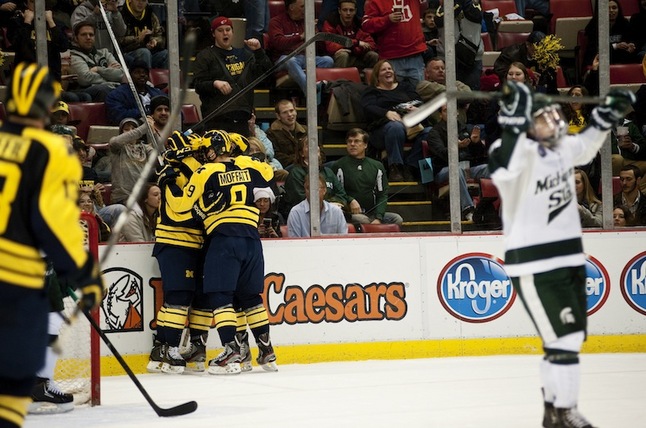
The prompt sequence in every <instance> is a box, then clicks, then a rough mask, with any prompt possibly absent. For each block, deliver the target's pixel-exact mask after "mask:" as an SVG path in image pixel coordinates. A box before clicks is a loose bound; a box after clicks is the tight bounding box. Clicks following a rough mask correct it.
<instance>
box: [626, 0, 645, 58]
mask: <svg viewBox="0 0 646 428" xmlns="http://www.w3.org/2000/svg"><path fill="white" fill-rule="evenodd" d="M633 1H636V2H637V3H638V4H639V12H637V13H634V14H633V15H632V16H631V17H630V35H631V37H632V40H633V42H634V43H635V52H636V54H637V58H638V59H639V60H640V61H641V60H643V59H644V56H645V55H646V31H644V29H646V0H633Z"/></svg>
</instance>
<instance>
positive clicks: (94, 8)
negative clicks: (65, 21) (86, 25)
mask: <svg viewBox="0 0 646 428" xmlns="http://www.w3.org/2000/svg"><path fill="white" fill-rule="evenodd" d="M100 1H101V3H103V7H104V8H105V13H106V16H107V17H108V23H107V24H106V23H105V21H104V20H103V16H102V15H101V9H100V7H99V0H85V1H84V2H83V3H81V4H79V5H78V6H77V7H76V8H75V9H74V12H72V16H71V18H70V23H71V25H72V28H75V27H76V25H78V23H80V22H90V23H91V24H93V25H94V31H95V35H94V47H95V48H97V49H107V50H108V52H110V53H112V54H114V53H115V52H116V50H115V47H114V46H113V45H112V39H111V38H110V33H108V26H109V27H110V28H112V32H113V33H114V37H115V38H116V39H117V40H120V39H121V38H122V37H123V36H125V35H126V23H125V22H124V21H123V16H121V12H119V9H118V8H117V4H118V3H117V0H100Z"/></svg>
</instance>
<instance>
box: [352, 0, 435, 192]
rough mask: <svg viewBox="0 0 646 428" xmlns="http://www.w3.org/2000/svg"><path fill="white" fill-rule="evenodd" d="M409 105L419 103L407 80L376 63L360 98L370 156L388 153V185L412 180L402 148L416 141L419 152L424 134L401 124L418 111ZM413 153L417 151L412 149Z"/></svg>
mask: <svg viewBox="0 0 646 428" xmlns="http://www.w3.org/2000/svg"><path fill="white" fill-rule="evenodd" d="M369 4H372V2H371V3H369ZM410 102H420V103H421V99H420V97H419V95H418V94H417V92H416V91H415V87H414V86H413V84H412V83H411V82H410V81H408V80H404V81H402V82H399V81H398V78H397V76H395V70H394V69H393V67H392V65H391V64H390V61H387V60H379V62H377V64H376V65H375V66H374V68H373V69H372V74H371V75H370V86H369V87H368V89H366V90H365V92H364V93H363V95H362V97H361V106H362V108H363V110H364V114H365V117H366V120H367V122H368V130H369V131H370V132H371V135H370V146H371V149H372V152H373V153H378V154H380V153H381V151H382V150H386V152H387V155H388V181H390V182H395V181H404V180H405V181H411V180H413V179H414V178H413V171H414V169H412V168H414V167H415V166H416V165H413V164H412V162H408V164H407V162H405V156H404V144H405V143H406V142H407V141H408V140H409V139H410V140H414V141H415V144H417V145H418V146H419V147H420V149H419V151H420V152H421V140H420V138H422V137H423V135H424V132H420V133H418V134H417V135H411V134H409V133H408V130H407V128H406V126H405V125H404V123H403V122H402V116H403V115H404V111H410V110H411V109H415V108H417V107H403V106H404V105H406V104H407V103H410ZM400 106H402V108H400ZM398 111H399V112H398ZM400 112H401V113H400ZM422 129H423V127H422ZM413 150H414V151H417V150H416V148H415V147H413ZM406 160H408V159H406ZM415 162H417V161H415Z"/></svg>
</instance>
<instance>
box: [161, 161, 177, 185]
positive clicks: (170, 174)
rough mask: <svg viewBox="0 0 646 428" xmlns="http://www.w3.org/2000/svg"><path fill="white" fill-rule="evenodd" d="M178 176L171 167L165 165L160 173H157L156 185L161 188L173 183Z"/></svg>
mask: <svg viewBox="0 0 646 428" xmlns="http://www.w3.org/2000/svg"><path fill="white" fill-rule="evenodd" d="M178 176H179V174H177V171H175V169H174V168H173V167H172V166H170V165H165V166H164V167H163V168H162V169H161V170H160V171H157V185H158V186H159V187H160V188H163V187H165V186H167V185H169V184H172V183H174V182H175V180H176V179H177V177H178Z"/></svg>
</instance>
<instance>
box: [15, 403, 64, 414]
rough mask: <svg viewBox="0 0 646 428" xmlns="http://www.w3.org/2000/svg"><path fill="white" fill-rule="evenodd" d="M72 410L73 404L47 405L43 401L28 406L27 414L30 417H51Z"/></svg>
mask: <svg viewBox="0 0 646 428" xmlns="http://www.w3.org/2000/svg"><path fill="white" fill-rule="evenodd" d="M72 410H74V403H73V402H72V403H61V404H55V403H48V402H45V401H36V402H32V403H31V404H29V407H28V408H27V413H29V414H30V415H53V414H56V413H67V412H71V411H72Z"/></svg>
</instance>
